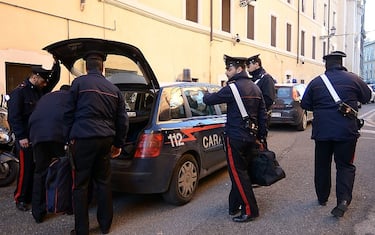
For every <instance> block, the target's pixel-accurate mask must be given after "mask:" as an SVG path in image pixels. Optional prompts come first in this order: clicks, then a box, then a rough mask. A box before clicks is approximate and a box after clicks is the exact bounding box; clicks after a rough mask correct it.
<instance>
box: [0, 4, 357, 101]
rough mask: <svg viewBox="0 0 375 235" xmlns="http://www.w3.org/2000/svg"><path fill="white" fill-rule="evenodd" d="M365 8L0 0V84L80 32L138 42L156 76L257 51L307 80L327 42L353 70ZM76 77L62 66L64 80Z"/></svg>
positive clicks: (15, 79)
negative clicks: (51, 46) (342, 54)
mask: <svg viewBox="0 0 375 235" xmlns="http://www.w3.org/2000/svg"><path fill="white" fill-rule="evenodd" d="M362 11H363V3H362V1H360V0H272V1H269V0H256V1H255V0H174V1H170V0H159V1H154V0H93V1H85V0H64V1H57V0H50V1H44V0H33V1H29V0H2V1H0V20H1V22H2V31H3V34H2V37H1V38H0V92H1V93H2V94H4V93H9V92H10V91H11V90H12V89H13V88H14V87H15V86H16V85H17V84H18V83H19V82H20V81H22V80H23V79H24V78H25V77H26V76H27V72H29V66H30V65H37V64H42V65H43V67H45V68H50V67H51V66H52V61H53V60H52V58H51V56H50V55H49V54H48V53H47V52H45V51H43V50H42V48H43V47H45V46H46V45H49V44H51V43H53V42H56V41H60V40H64V39H70V38H77V37H96V38H104V39H109V40H115V41H123V42H127V43H130V44H133V45H135V46H137V47H139V48H140V49H141V50H142V51H143V53H144V55H145V57H146V58H147V59H148V61H149V62H150V64H151V66H152V67H153V69H154V72H155V74H156V75H157V77H158V79H159V80H160V82H171V81H176V80H177V81H178V80H182V79H183V78H184V74H190V76H191V78H193V79H194V80H198V81H200V82H209V83H214V84H221V83H222V82H223V81H225V80H226V77H225V73H224V62H223V54H228V55H231V56H244V57H249V56H252V55H255V54H260V58H261V59H262V62H263V66H264V68H265V69H266V70H267V71H268V72H269V73H270V74H272V75H273V77H274V78H275V79H276V80H277V82H279V83H284V82H289V81H291V80H293V79H295V80H296V81H297V82H303V83H307V82H309V81H310V80H311V79H312V78H313V77H315V76H317V75H319V74H320V73H322V72H323V71H324V63H323V60H322V57H323V55H324V54H326V53H328V52H329V51H332V50H342V51H345V52H346V53H347V54H348V57H347V58H346V60H345V63H346V67H347V68H348V69H349V70H351V71H353V72H356V73H359V68H360V66H359V61H360V56H361V53H360V42H361V40H360V37H361V34H360V32H361V17H362V15H363V13H362ZM332 29H336V32H335V33H333V32H332ZM184 71H185V72H184ZM73 79H74V77H72V75H69V73H68V72H67V71H66V70H63V72H62V78H61V82H60V83H61V84H63V83H64V84H65V83H71V81H72V80H73Z"/></svg>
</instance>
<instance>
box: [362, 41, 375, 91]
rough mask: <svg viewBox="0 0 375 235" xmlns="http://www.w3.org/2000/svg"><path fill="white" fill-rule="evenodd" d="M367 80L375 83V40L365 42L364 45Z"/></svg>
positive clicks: (365, 75) (365, 79) (364, 68)
mask: <svg viewBox="0 0 375 235" xmlns="http://www.w3.org/2000/svg"><path fill="white" fill-rule="evenodd" d="M362 78H363V80H364V81H365V82H367V83H371V84H375V41H368V42H365V44H364V46H363V73H362Z"/></svg>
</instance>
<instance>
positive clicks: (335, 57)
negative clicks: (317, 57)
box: [323, 51, 346, 70]
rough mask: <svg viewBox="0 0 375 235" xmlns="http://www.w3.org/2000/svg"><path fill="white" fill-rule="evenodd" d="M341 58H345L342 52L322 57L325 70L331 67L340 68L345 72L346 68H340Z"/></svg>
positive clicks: (333, 52)
mask: <svg viewBox="0 0 375 235" xmlns="http://www.w3.org/2000/svg"><path fill="white" fill-rule="evenodd" d="M343 57H346V54H345V53H344V52H342V51H332V52H331V53H330V54H328V55H325V56H323V60H324V61H325V67H326V69H327V68H331V67H341V68H343V69H345V70H346V68H345V67H344V66H342V58H343Z"/></svg>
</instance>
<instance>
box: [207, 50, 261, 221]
mask: <svg viewBox="0 0 375 235" xmlns="http://www.w3.org/2000/svg"><path fill="white" fill-rule="evenodd" d="M224 60H225V65H226V75H227V77H228V79H229V80H228V84H230V83H234V84H235V85H236V87H237V89H238V91H239V93H240V96H241V99H242V101H243V103H244V106H245V109H246V111H247V113H248V115H249V117H250V119H251V120H253V121H254V122H255V123H257V125H258V126H259V131H258V133H257V134H254V133H252V132H251V131H250V129H249V128H248V126H246V121H245V120H243V118H242V116H241V113H240V110H239V108H238V106H237V103H236V100H235V98H234V96H233V93H232V91H231V89H230V87H229V86H225V87H223V88H222V89H221V90H220V91H218V92H217V93H212V94H208V93H207V94H205V95H204V97H203V101H204V102H205V103H206V104H208V105H214V104H220V103H227V123H226V125H225V144H226V154H227V163H228V171H229V175H230V178H231V181H232V188H231V191H230V194H229V214H230V215H236V214H238V213H239V212H241V214H240V215H239V216H235V217H233V221H234V222H248V221H251V220H254V219H255V218H256V217H258V216H259V210H258V205H257V202H256V199H255V195H254V192H253V188H252V183H251V180H250V177H249V174H248V169H249V167H250V164H251V159H252V158H253V157H255V156H256V154H257V151H256V146H257V144H256V141H263V140H264V138H265V134H266V126H265V122H266V114H265V105H264V100H263V97H262V93H261V91H260V89H259V87H258V86H257V85H255V84H254V83H253V82H252V81H251V80H250V79H249V77H248V75H247V73H246V70H245V69H246V65H245V62H246V60H247V58H243V57H230V56H227V55H224ZM240 208H241V209H240Z"/></svg>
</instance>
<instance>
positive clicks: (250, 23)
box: [247, 5, 255, 40]
mask: <svg viewBox="0 0 375 235" xmlns="http://www.w3.org/2000/svg"><path fill="white" fill-rule="evenodd" d="M254 18H255V17H254V6H252V5H248V6H247V38H249V39H253V40H254Z"/></svg>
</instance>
